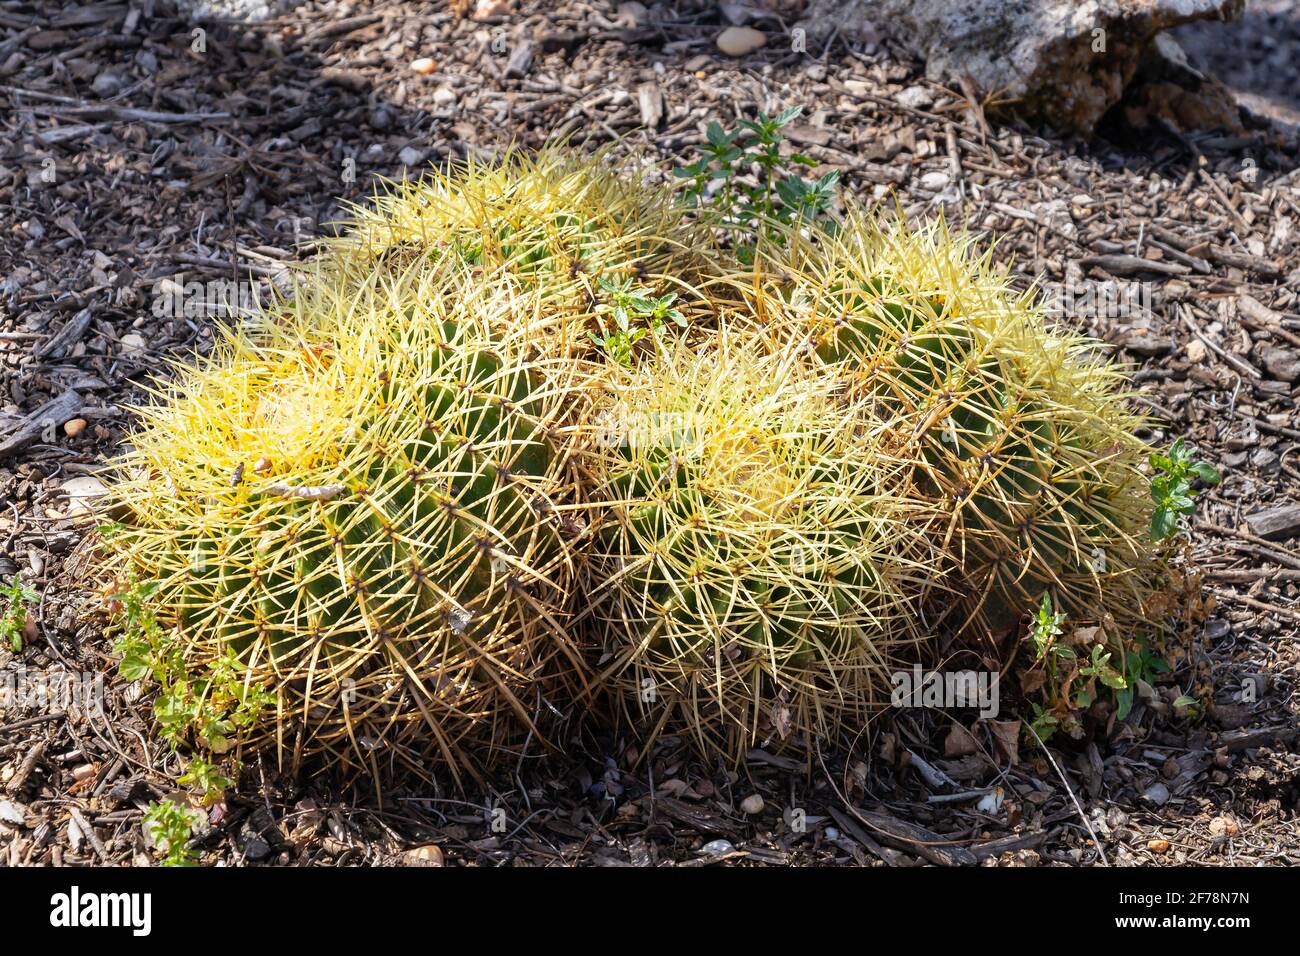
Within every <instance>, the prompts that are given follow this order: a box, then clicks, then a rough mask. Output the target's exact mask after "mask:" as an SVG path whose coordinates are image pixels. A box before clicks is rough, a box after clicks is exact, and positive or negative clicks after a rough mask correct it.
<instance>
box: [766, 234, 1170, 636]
mask: <svg viewBox="0 0 1300 956" xmlns="http://www.w3.org/2000/svg"><path fill="white" fill-rule="evenodd" d="M792 245H794V246H795V247H796V251H795V257H796V259H798V256H799V255H801V254H802V255H806V256H807V258H806V259H804V260H803V261H796V263H795V264H794V265H793V266H790V265H789V264H787V265H786V267H785V268H784V270H783V274H784V275H786V276H787V277H788V276H790V275H791V274H793V275H794V276H795V277H794V278H793V279H788V278H787V280H786V285H785V288H784V289H783V291H782V293H781V299H782V300H783V301H785V302H787V303H788V306H787V316H788V318H787V320H786V321H787V322H789V323H790V324H791V325H792V326H793V328H794V329H795V330H796V331H795V335H796V337H797V338H798V339H800V340H802V341H805V342H807V343H809V344H811V345H812V346H813V350H814V352H815V354H816V355H817V356H818V358H819V359H820V360H821V361H822V362H825V363H830V364H833V365H838V366H840V367H841V368H843V369H844V370H845V373H846V379H847V381H848V382H850V383H851V386H852V387H853V388H854V389H855V390H857V391H860V392H862V393H865V394H867V395H869V396H871V397H872V398H873V399H874V400H875V401H874V405H870V406H869V407H870V408H871V409H872V415H873V417H874V418H875V419H877V420H879V421H882V422H888V423H891V427H892V428H893V430H894V432H895V435H896V436H897V446H896V450H897V452H898V453H899V454H900V455H903V456H907V455H910V456H911V457H912V458H913V459H914V461H915V463H916V468H915V471H914V473H913V476H912V480H913V482H914V486H915V487H916V488H917V489H919V490H921V491H926V490H927V489H928V492H929V495H930V497H931V498H932V500H934V501H935V502H936V503H937V504H938V505H940V506H941V507H942V508H943V509H944V510H945V511H946V512H947V513H948V516H949V517H948V522H947V526H946V529H945V531H944V538H945V544H946V548H947V550H948V551H949V553H950V554H952V556H953V559H954V563H955V565H956V566H957V567H958V569H959V571H960V574H961V575H962V576H963V577H964V578H965V579H966V582H967V590H968V592H969V594H970V597H969V599H968V600H966V601H965V602H963V604H962V606H963V607H964V608H965V611H966V616H967V621H968V622H969V621H972V620H974V619H977V618H978V619H979V621H980V622H981V623H982V624H983V625H984V626H992V627H995V628H1000V627H1003V626H1007V625H1010V624H1012V623H1014V622H1015V621H1016V619H1018V618H1019V617H1020V616H1021V615H1022V614H1024V613H1027V612H1029V611H1030V610H1031V609H1032V608H1034V607H1036V606H1037V605H1038V602H1039V600H1040V599H1041V596H1042V594H1043V593H1044V592H1047V591H1050V592H1051V593H1052V594H1053V595H1054V597H1055V599H1056V604H1055V606H1056V607H1058V608H1060V609H1062V610H1065V611H1066V612H1067V613H1070V614H1072V615H1080V616H1083V617H1086V618H1088V619H1095V618H1097V617H1098V616H1099V615H1103V614H1107V613H1109V614H1111V615H1112V616H1114V617H1115V618H1116V619H1117V620H1120V621H1122V622H1124V623H1135V622H1142V621H1143V620H1144V618H1143V611H1142V599H1143V596H1144V594H1145V593H1147V592H1148V591H1149V590H1150V589H1151V587H1152V574H1153V569H1154V566H1155V556H1154V555H1153V554H1151V553H1150V551H1149V548H1148V547H1147V546H1146V545H1145V544H1144V540H1143V539H1144V535H1143V529H1144V528H1145V527H1146V523H1147V522H1148V521H1149V508H1150V505H1149V502H1148V501H1147V496H1146V495H1145V493H1144V488H1143V484H1142V481H1141V474H1140V468H1141V464H1142V462H1143V461H1144V460H1145V457H1146V454H1147V453H1148V449H1147V448H1146V447H1145V445H1144V444H1143V443H1142V442H1141V441H1140V440H1139V439H1137V438H1136V437H1134V434H1135V432H1136V431H1137V430H1138V429H1139V428H1140V427H1141V425H1142V424H1143V421H1142V419H1141V418H1140V417H1139V416H1137V415H1134V414H1133V413H1132V412H1130V411H1129V410H1128V408H1127V405H1126V402H1127V397H1128V396H1127V394H1126V393H1125V392H1123V391H1122V390H1121V389H1120V388H1119V387H1118V384H1119V383H1118V381H1117V373H1116V372H1115V370H1114V369H1112V368H1109V367H1107V366H1102V365H1098V364H1096V363H1094V362H1090V361H1088V360H1086V359H1085V358H1084V355H1085V353H1086V352H1088V351H1089V350H1090V343H1088V342H1087V341H1086V340H1085V339H1083V338H1082V337H1079V336H1075V335H1072V334H1070V333H1053V332H1049V331H1048V330H1047V328H1046V326H1045V323H1044V321H1043V319H1042V317H1041V315H1040V313H1039V312H1038V311H1037V310H1036V309H1035V308H1034V307H1033V305H1032V302H1031V301H1030V300H1029V298H1028V297H1026V296H1023V295H1019V294H1017V293H1014V292H1013V291H1012V290H1011V289H1010V288H1009V285H1008V282H1007V278H1006V275H1005V274H1004V273H998V272H996V271H995V270H993V269H992V267H991V266H990V265H989V263H988V260H987V258H985V259H978V258H976V257H974V256H972V255H971V253H970V244H969V240H956V239H953V238H952V237H950V236H948V234H947V232H946V230H945V229H944V228H943V227H942V226H941V225H940V226H938V227H934V228H930V229H928V230H921V231H919V232H909V231H907V230H905V229H903V228H902V227H893V228H892V229H887V230H884V231H882V230H880V229H879V227H877V226H876V225H874V224H869V223H867V222H866V221H860V222H856V223H854V222H851V224H850V226H849V227H848V228H847V229H846V230H844V231H842V232H841V233H840V234H839V236H838V237H837V238H835V239H833V240H825V244H824V246H822V247H820V248H817V249H810V248H808V247H807V246H804V247H803V248H802V249H800V248H799V244H798V243H792Z"/></svg>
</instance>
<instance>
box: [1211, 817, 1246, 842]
mask: <svg viewBox="0 0 1300 956" xmlns="http://www.w3.org/2000/svg"><path fill="white" fill-rule="evenodd" d="M1239 833H1241V827H1240V826H1239V825H1238V824H1237V821H1236V820H1234V819H1232V817H1215V818H1214V819H1213V820H1211V821H1210V836H1214V837H1226V838H1227V839H1229V840H1231V839H1232V838H1233V837H1235V836H1237V835H1238V834H1239Z"/></svg>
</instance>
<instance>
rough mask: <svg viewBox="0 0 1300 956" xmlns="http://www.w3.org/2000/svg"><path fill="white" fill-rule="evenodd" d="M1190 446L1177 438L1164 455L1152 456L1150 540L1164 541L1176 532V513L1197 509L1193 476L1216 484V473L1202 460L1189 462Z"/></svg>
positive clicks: (1209, 483) (1191, 511) (1181, 513)
mask: <svg viewBox="0 0 1300 956" xmlns="http://www.w3.org/2000/svg"><path fill="white" fill-rule="evenodd" d="M1191 455H1192V453H1191V451H1190V449H1188V448H1187V446H1186V445H1185V444H1184V443H1183V440H1182V439H1181V438H1179V439H1177V440H1176V441H1175V442H1174V444H1173V447H1171V448H1170V449H1169V453H1168V454H1167V455H1152V456H1151V467H1152V469H1153V470H1154V474H1153V475H1152V477H1151V497H1152V498H1154V499H1155V503H1156V509H1155V511H1154V512H1153V513H1152V515H1151V540H1152V541H1163V540H1164V539H1166V538H1168V537H1170V536H1171V535H1173V534H1174V533H1176V532H1177V531H1178V516H1179V515H1190V514H1192V513H1193V512H1194V511H1195V510H1196V494H1197V491H1196V489H1194V488H1193V487H1192V479H1193V478H1199V479H1200V480H1201V481H1203V482H1205V483H1206V484H1207V485H1217V484H1218V483H1219V480H1220V479H1219V473H1218V472H1217V471H1216V470H1215V469H1214V467H1213V466H1211V465H1209V464H1207V463H1206V462H1203V461H1192V457H1191Z"/></svg>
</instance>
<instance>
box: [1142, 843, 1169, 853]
mask: <svg viewBox="0 0 1300 956" xmlns="http://www.w3.org/2000/svg"><path fill="white" fill-rule="evenodd" d="M1147 849H1148V850H1150V851H1151V852H1152V853H1168V852H1169V841H1168V840H1148V841H1147Z"/></svg>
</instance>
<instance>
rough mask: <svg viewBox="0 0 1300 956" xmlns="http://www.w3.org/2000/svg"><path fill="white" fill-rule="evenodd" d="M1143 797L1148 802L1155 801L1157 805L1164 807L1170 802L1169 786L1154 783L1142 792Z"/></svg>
mask: <svg viewBox="0 0 1300 956" xmlns="http://www.w3.org/2000/svg"><path fill="white" fill-rule="evenodd" d="M1142 799H1143V800H1145V801H1147V802H1148V803H1154V804H1155V805H1156V806H1157V807H1162V806H1164V805H1165V804H1166V803H1168V802H1169V788H1168V787H1166V786H1165V785H1164V784H1163V783H1153V784H1152V785H1151V786H1150V787H1148V788H1147V789H1146V792H1145V793H1143V794H1142Z"/></svg>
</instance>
